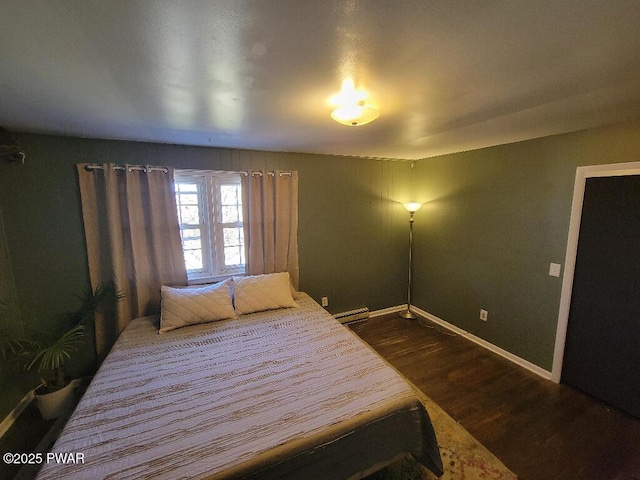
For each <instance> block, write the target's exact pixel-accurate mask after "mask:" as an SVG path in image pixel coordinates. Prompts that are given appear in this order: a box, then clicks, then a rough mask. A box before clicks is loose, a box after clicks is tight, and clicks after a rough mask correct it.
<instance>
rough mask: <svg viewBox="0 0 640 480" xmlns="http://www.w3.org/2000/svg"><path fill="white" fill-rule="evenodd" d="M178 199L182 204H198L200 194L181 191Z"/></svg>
mask: <svg viewBox="0 0 640 480" xmlns="http://www.w3.org/2000/svg"><path fill="white" fill-rule="evenodd" d="M178 201H179V202H180V205H198V195H197V194H195V193H181V194H180V195H179V198H178Z"/></svg>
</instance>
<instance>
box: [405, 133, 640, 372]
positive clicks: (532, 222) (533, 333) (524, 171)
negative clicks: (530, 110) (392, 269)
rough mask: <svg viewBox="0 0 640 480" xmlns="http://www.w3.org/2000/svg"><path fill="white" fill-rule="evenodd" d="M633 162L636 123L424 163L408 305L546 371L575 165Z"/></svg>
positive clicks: (639, 153)
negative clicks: (485, 314) (556, 271)
mask: <svg viewBox="0 0 640 480" xmlns="http://www.w3.org/2000/svg"><path fill="white" fill-rule="evenodd" d="M631 161H640V122H631V123H626V124H621V125H616V126H611V127H606V128H598V129H592V130H586V131H581V132H576V133H570V134H565V135H557V136H552V137H545V138H540V139H536V140H529V141H525V142H519V143H513V144H508V145H502V146H496V147H491V148H485V149H481V150H475V151H471V152H465V153H459V154H454V155H446V156H441V157H435V158H429V159H424V160H420V161H419V162H417V163H416V166H415V178H414V182H415V183H414V189H415V190H416V192H418V196H419V197H420V200H422V201H427V202H428V203H427V204H426V205H425V206H424V207H423V208H422V209H421V210H419V211H418V212H417V213H416V223H415V232H416V234H415V265H416V269H415V274H414V291H413V299H412V300H413V302H412V303H413V304H414V305H416V306H417V307H419V308H421V309H423V310H425V311H427V312H429V313H431V314H433V315H436V316H437V317H439V318H441V319H443V320H446V321H447V322H449V323H452V324H454V325H456V326H458V327H460V328H462V329H464V330H466V331H469V332H471V333H474V334H475V335H477V336H478V337H481V338H483V339H485V340H487V341H489V342H490V343H492V344H494V345H497V346H499V347H501V348H503V349H505V350H507V351H509V352H511V353H513V354H515V355H517V356H519V357H521V358H524V359H525V360H528V361H530V362H532V363H534V364H536V365H538V366H540V367H542V368H544V369H546V370H549V371H550V370H551V367H552V363H553V349H554V344H555V334H556V326H557V321H558V310H559V304H560V293H561V286H562V277H560V278H556V277H550V276H549V275H548V273H549V263H551V262H553V263H560V264H562V266H563V268H564V259H565V253H566V245H567V238H568V229H569V218H570V214H571V202H572V198H573V186H574V180H575V173H576V168H577V167H578V166H584V165H598V164H606V163H618V162H631ZM563 271H564V270H563ZM481 308H484V309H486V310H488V311H489V319H488V321H487V322H486V323H485V322H481V321H480V320H479V311H480V309H481Z"/></svg>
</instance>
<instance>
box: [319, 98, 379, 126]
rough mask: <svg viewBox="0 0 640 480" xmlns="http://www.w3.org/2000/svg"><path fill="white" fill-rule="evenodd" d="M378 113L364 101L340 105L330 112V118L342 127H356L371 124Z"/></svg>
mask: <svg viewBox="0 0 640 480" xmlns="http://www.w3.org/2000/svg"><path fill="white" fill-rule="evenodd" d="M379 115H380V112H379V111H378V110H376V109H375V108H373V107H371V106H369V105H366V104H365V103H364V100H360V101H359V102H357V103H352V104H346V105H341V106H339V107H338V108H336V109H335V110H334V111H333V112H331V118H333V119H334V120H335V121H336V122H338V123H341V124H342V125H348V126H350V127H358V126H360V125H366V124H367V123H370V122H373V121H374V120H375V119H376V118H378V116H379Z"/></svg>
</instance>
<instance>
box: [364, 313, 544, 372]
mask: <svg viewBox="0 0 640 480" xmlns="http://www.w3.org/2000/svg"><path fill="white" fill-rule="evenodd" d="M406 309H407V305H406V304H405V305H398V306H396V307H389V308H385V309H382V310H375V311H373V312H371V318H373V317H380V316H382V315H387V314H389V313H396V312H402V311H403V310H406ZM411 311H413V312H414V313H416V314H418V315H420V316H421V317H424V318H426V319H427V320H431V321H432V322H433V323H436V324H438V325H440V326H441V327H444V328H446V329H447V330H449V331H451V332H454V333H456V334H458V335H460V336H461V337H464V338H466V339H467V340H471V341H472V342H473V343H475V344H477V345H480V346H481V347H484V348H486V349H487V350H489V351H490V352H493V353H495V354H497V355H500V356H501V357H502V358H506V359H507V360H509V361H510V362H513V363H515V364H516V365H518V366H520V367H522V368H525V369H527V370H529V371H530V372H533V373H535V374H536V375H539V376H540V377H542V378H544V379H545V380H551V372H549V371H548V370H545V369H544V368H542V367H539V366H538V365H536V364H534V363H531V362H530V361H528V360H525V359H524V358H521V357H518V356H517V355H514V354H513V353H511V352H508V351H506V350H504V349H502V348H500V347H498V346H497V345H494V344H493V343H490V342H487V341H486V340H484V339H482V338H480V337H476V336H475V335H474V334H472V333H469V332H467V331H466V330H463V329H462V328H459V327H456V326H455V325H452V324H451V323H449V322H447V321H445V320H442V319H441V318H438V317H436V316H435V315H432V314H430V313H429V312H425V311H424V310H422V309H420V308H417V307H414V306H412V307H411Z"/></svg>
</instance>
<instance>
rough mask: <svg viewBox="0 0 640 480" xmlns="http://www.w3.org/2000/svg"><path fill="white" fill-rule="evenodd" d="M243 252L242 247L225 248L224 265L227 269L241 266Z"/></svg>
mask: <svg viewBox="0 0 640 480" xmlns="http://www.w3.org/2000/svg"><path fill="white" fill-rule="evenodd" d="M241 250H244V249H243V248H242V249H241V248H240V247H224V263H225V265H226V266H227V267H230V266H232V265H240V263H241V262H242V260H241V259H242V255H241Z"/></svg>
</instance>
